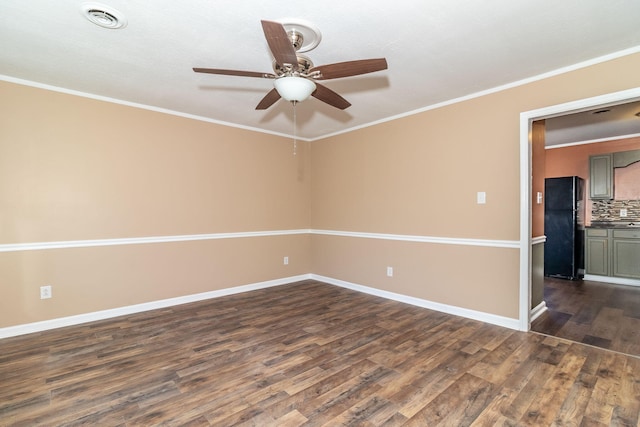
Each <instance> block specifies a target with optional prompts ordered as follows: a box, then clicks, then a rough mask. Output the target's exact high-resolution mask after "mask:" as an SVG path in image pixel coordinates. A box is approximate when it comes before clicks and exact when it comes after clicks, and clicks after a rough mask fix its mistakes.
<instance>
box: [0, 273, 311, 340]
mask: <svg viewBox="0 0 640 427" xmlns="http://www.w3.org/2000/svg"><path fill="white" fill-rule="evenodd" d="M310 278H311V275H310V274H302V275H299V276H292V277H286V278H283V279H276V280H268V281H266V282H258V283H252V284H249V285H243V286H236V287H233V288H226V289H220V290H217V291H209V292H202V293H199V294H192V295H185V296H181V297H176V298H169V299H163V300H158V301H151V302H146V303H142V304H135V305H129V306H126V307H118V308H113V309H109V310H101V311H94V312H92V313H85V314H78V315H75V316H68V317H60V318H57V319H51V320H44V321H42V322H34V323H27V324H23V325H17V326H9V327H6V328H0V339H1V338H8V337H14V336H18V335H25V334H30V333H33V332H42V331H47V330H50V329H56V328H63V327H65V326H73V325H79V324H82V323H87V322H94V321H96V320H105V319H111V318H113V317H118V316H126V315H130V314H135V313H141V312H144V311H149V310H155V309H158V308H166V307H171V306H174V305H180V304H186V303H190V302H196V301H202V300H207V299H212V298H219V297H222V296H225V295H232V294H239V293H241V292H249V291H254V290H257V289H264V288H270V287H273V286H280V285H285V284H287V283H292V282H298V281H300V280H307V279H310Z"/></svg>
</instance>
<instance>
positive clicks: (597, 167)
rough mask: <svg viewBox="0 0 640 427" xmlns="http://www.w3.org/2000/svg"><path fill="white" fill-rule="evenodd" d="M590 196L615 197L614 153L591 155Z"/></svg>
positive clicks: (600, 198)
mask: <svg viewBox="0 0 640 427" xmlns="http://www.w3.org/2000/svg"><path fill="white" fill-rule="evenodd" d="M589 197H590V198H591V199H594V200H611V199H613V154H598V155H597V156H590V157H589Z"/></svg>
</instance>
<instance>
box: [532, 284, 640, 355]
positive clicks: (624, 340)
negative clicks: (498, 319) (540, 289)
mask: <svg viewBox="0 0 640 427" xmlns="http://www.w3.org/2000/svg"><path fill="white" fill-rule="evenodd" d="M544 300H545V302H546V304H547V312H545V313H544V314H542V315H541V316H540V317H539V318H538V319H536V320H535V321H534V322H533V323H532V324H531V330H533V331H536V332H540V333H543V334H547V335H552V336H555V337H560V338H566V339H569V340H572V341H577V342H582V343H585V344H589V345H594V346H597V347H601V348H606V349H609V350H613V351H619V352H621V353H626V354H630V355H634V356H639V357H640V288H638V287H634V286H623V285H613V284H608V283H602V282H590V281H587V280H584V281H583V280H577V281H571V280H562V279H556V278H549V277H545V282H544Z"/></svg>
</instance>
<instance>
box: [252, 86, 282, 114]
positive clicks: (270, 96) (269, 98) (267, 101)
mask: <svg viewBox="0 0 640 427" xmlns="http://www.w3.org/2000/svg"><path fill="white" fill-rule="evenodd" d="M279 99H280V94H279V93H278V91H277V90H275V88H274V89H271V90H270V91H269V93H267V94H266V95H265V97H264V98H262V100H261V101H260V102H259V103H258V105H257V106H256V110H266V109H267V108H269V107H271V106H272V105H273V104H275V102H276V101H277V100H279Z"/></svg>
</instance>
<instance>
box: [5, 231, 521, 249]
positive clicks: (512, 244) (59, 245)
mask: <svg viewBox="0 0 640 427" xmlns="http://www.w3.org/2000/svg"><path fill="white" fill-rule="evenodd" d="M295 234H318V235H326V236H341V237H356V238H366V239H381V240H395V241H401V242H421V243H438V244H447V245H467V246H488V247H497V248H518V241H516V240H485V239H463V238H458V237H432V236H411V235H404V234H383V233H362V232H355V231H337V230H313V229H298V230H271V231H249V232H241V233H213V234H187V235H180V236H155V237H130V238H122V239H95V240H67V241H58V242H33V243H8V244H0V252H20V251H35V250H45V249H67V248H87V247H94V246H117V245H139V244H149V243H172V242H189V241H194V240H218V239H239V238H245V237H268V236H290V235H295Z"/></svg>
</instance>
